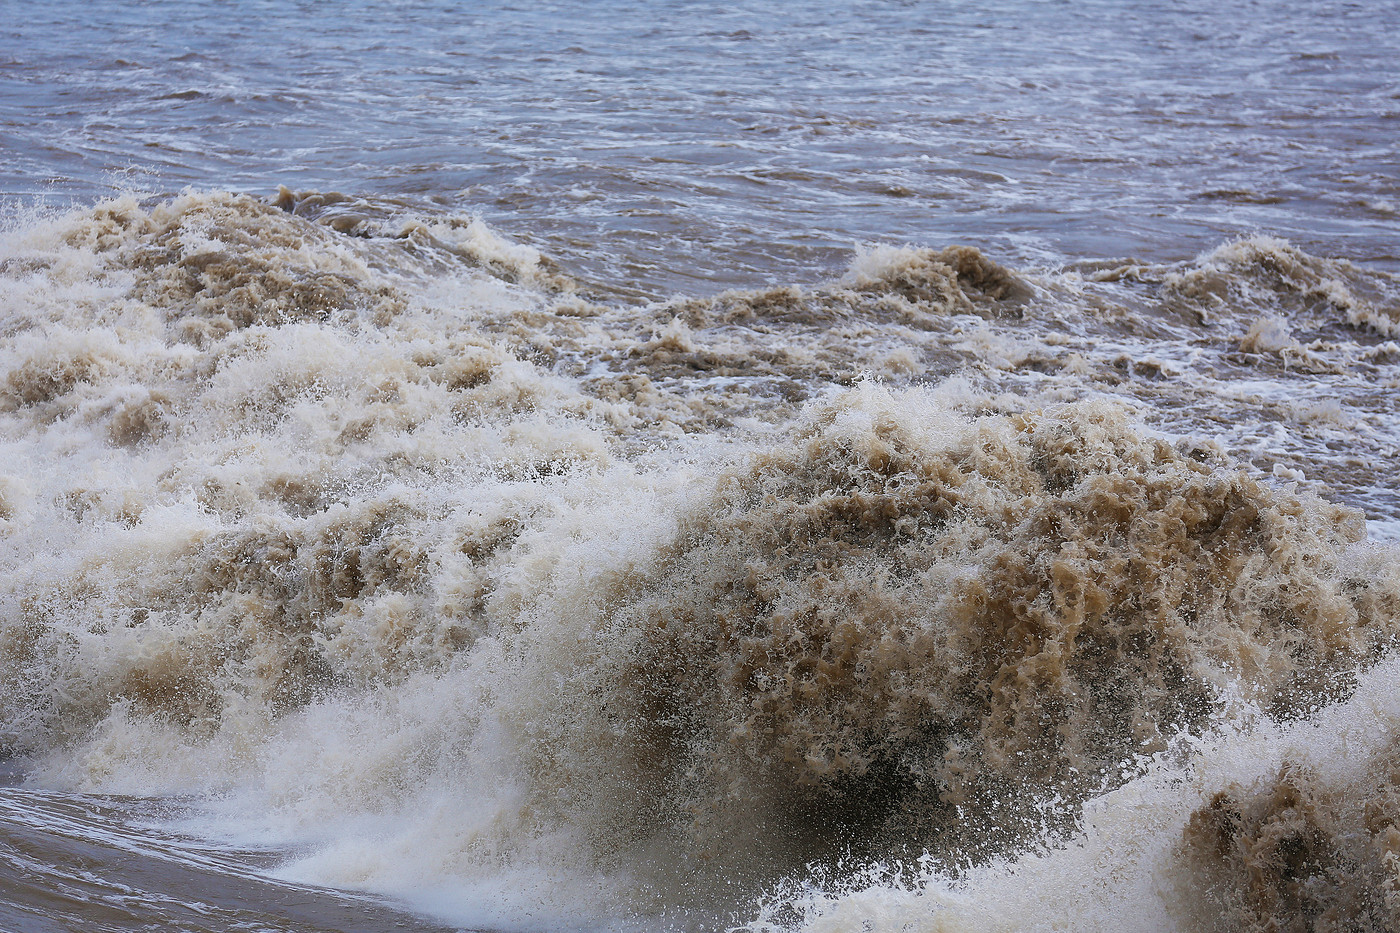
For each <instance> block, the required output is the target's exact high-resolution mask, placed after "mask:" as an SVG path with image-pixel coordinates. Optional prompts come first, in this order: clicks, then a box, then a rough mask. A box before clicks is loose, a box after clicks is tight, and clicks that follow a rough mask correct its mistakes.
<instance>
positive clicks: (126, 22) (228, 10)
mask: <svg viewBox="0 0 1400 933" xmlns="http://www.w3.org/2000/svg"><path fill="white" fill-rule="evenodd" d="M1171 6H1172V9H1169V10H1164V9H1162V5H1161V4H1147V3H1142V4H1137V3H1127V4H1124V3H1103V2H1078V3H1038V2H1005V0H994V2H992V3H979V4H961V3H893V2H855V3H842V4H835V3H821V4H804V5H801V6H800V7H794V6H792V5H791V4H775V3H747V4H740V5H737V6H736V5H716V4H709V3H677V2H672V3H665V4H662V5H657V4H637V3H625V2H624V3H585V4H582V5H580V4H566V5H553V4H548V3H538V4H534V3H532V4H518V5H512V4H499V3H489V4H468V5H465V6H464V5H461V4H456V3H431V2H416V3H405V4H387V3H385V4H358V3H325V4H315V5H308V4H296V3H282V2H270V3H240V4H228V3H197V2H181V3H159V4H142V5H132V4H118V3H84V4H78V3H56V4H47V5H44V6H43V7H39V8H35V7H32V6H29V5H22V6H21V5H16V4H5V5H4V14H5V15H4V16H3V19H4V21H5V23H6V24H7V25H6V26H5V40H4V44H3V46H2V47H0V56H2V57H3V62H2V63H0V82H3V83H0V108H3V111H4V112H5V114H6V120H5V126H4V128H3V133H4V135H3V137H0V139H3V145H4V149H5V153H6V158H5V160H4V163H5V164H4V165H3V166H0V190H4V191H6V192H9V193H12V194H15V195H20V196H21V197H23V198H30V197H34V196H44V197H46V198H47V199H49V200H51V201H62V200H64V198H66V197H69V196H77V197H79V198H84V199H90V198H91V197H92V196H94V195H96V194H99V193H102V192H105V191H108V190H110V188H111V187H112V186H113V185H122V184H129V185H134V186H136V187H138V188H140V189H142V190H147V189H150V190H155V191H174V190H178V189H179V188H180V187H182V186H184V185H187V184H194V185H199V186H208V185H211V184H213V185H217V186H219V187H223V188H232V189H236V190H247V191H252V192H257V193H262V194H266V193H268V192H270V191H272V190H275V187H276V186H277V185H279V184H285V185H288V186H290V187H297V188H314V189H318V190H328V189H329V190H342V191H346V192H349V193H353V194H356V195H361V196H369V195H374V196H380V197H386V198H389V199H392V200H393V201H395V202H398V203H403V204H406V205H411V206H413V207H417V208H425V207H428V206H432V207H434V208H437V209H447V210H453V211H466V212H472V213H479V214H481V215H482V216H484V217H485V218H486V219H487V220H488V221H490V222H491V223H493V224H494V225H497V226H498V227H500V228H501V229H503V230H504V231H506V232H508V233H509V234H511V235H513V236H517V237H520V238H523V239H525V240H528V241H529V242H532V243H534V244H536V245H538V246H539V247H541V248H542V249H544V251H545V252H546V253H548V254H549V255H551V256H554V257H556V258H559V259H561V260H563V261H564V262H565V263H566V265H568V266H569V268H570V269H571V270H573V271H574V272H576V273H578V274H582V275H585V276H587V277H589V278H592V279H595V280H597V281H599V282H602V283H605V284H606V285H607V286H608V287H611V288H619V289H634V288H635V289H641V290H643V291H645V292H646V293H647V294H649V295H651V296H653V297H658V296H660V295H664V294H668V293H671V292H673V291H676V290H689V291H702V292H704V291H711V290H713V289H714V288H715V287H717V286H727V285H740V284H742V285H754V284H759V283H761V282H772V281H781V282H787V281H794V280H799V279H804V278H807V277H810V276H811V275H812V274H813V273H814V271H818V270H820V271H822V272H833V271H836V270H837V269H839V268H840V267H841V266H842V265H844V257H845V255H846V254H847V253H848V251H849V249H850V246H851V244H852V243H853V242H856V241H867V240H876V241H881V242H890V241H893V242H915V243H920V244H942V243H945V242H950V241H956V242H972V243H974V244H976V245H978V246H982V247H985V248H990V249H992V250H993V251H994V252H995V253H996V254H997V255H999V256H1001V257H1002V258H1005V259H1011V260H1017V261H1024V260H1031V261H1042V260H1049V261H1054V260H1064V259H1083V258H1103V257H1122V256H1129V255H1133V256H1139V257H1141V258H1147V259H1172V260H1179V259H1185V258H1188V257H1189V256H1191V255H1194V254H1195V253H1197V252H1200V251H1202V250H1204V249H1207V248H1210V247H1212V246H1214V245H1216V244H1218V243H1219V242H1220V241H1221V240H1223V239H1225V238H1227V237H1229V236H1233V235H1238V234H1247V233H1254V232H1264V233H1269V234H1273V235H1276V236H1282V237H1286V238H1288V239H1290V240H1291V241H1293V242H1294V243H1296V244H1297V245H1298V246H1300V247H1302V248H1304V249H1307V250H1309V251H1312V252H1321V253H1323V254H1326V255H1343V256H1346V257H1348V258H1355V259H1366V260H1375V261H1380V262H1384V263H1386V264H1389V267H1390V268H1392V269H1393V268H1395V264H1396V263H1397V262H1398V261H1400V259H1397V251H1396V250H1397V247H1396V244H1395V237H1394V229H1395V223H1396V218H1397V210H1400V207H1397V205H1398V204H1400V190H1397V177H1400V172H1397V166H1398V165H1400V162H1398V161H1397V156H1396V144H1395V139H1396V136H1397V131H1398V130H1400V99H1397V94H1400V66H1397V65H1396V62H1397V61H1400V37H1397V30H1396V29H1395V27H1394V24H1395V22H1396V21H1397V18H1400V7H1397V5H1396V4H1395V3H1393V2H1378V3H1365V4H1361V3H1323V4H1312V5H1309V6H1308V7H1307V9H1305V10H1297V9H1289V8H1286V7H1284V6H1283V5H1280V4H1272V3H1255V2H1238V0H1231V2H1226V3H1190V4H1173V5H1171Z"/></svg>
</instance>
